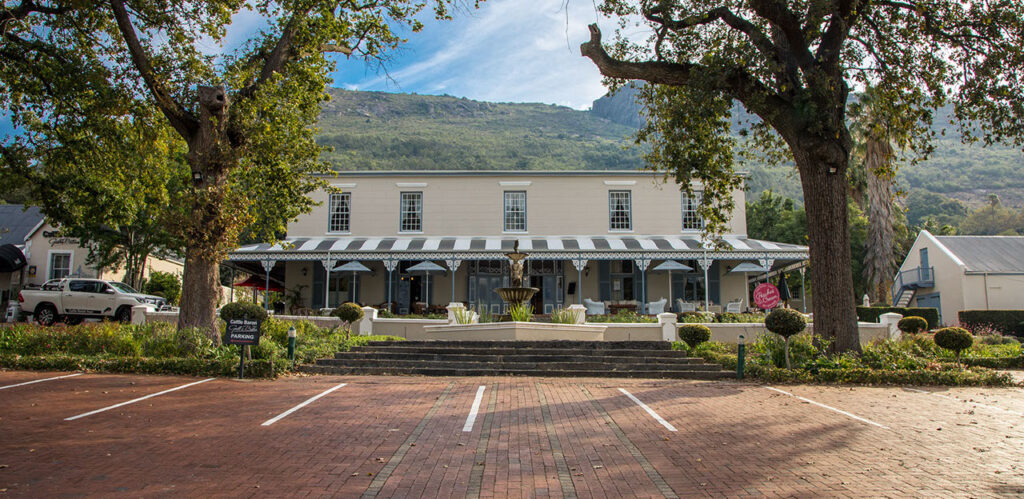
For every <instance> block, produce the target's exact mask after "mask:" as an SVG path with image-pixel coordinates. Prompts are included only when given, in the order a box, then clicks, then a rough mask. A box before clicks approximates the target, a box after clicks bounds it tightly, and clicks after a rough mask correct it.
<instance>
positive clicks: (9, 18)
mask: <svg viewBox="0 0 1024 499" xmlns="http://www.w3.org/2000/svg"><path fill="white" fill-rule="evenodd" d="M0 9H2V10H0V33H3V34H6V33H7V30H8V29H10V27H11V26H12V25H13V24H14V22H15V21H20V20H22V19H24V18H26V17H28V16H29V15H30V14H32V13H35V12H38V13H41V14H49V15H60V14H63V13H65V12H68V11H70V10H72V7H69V6H65V5H62V6H59V7H48V6H46V5H39V4H37V3H35V2H34V1H33V0H22V1H21V3H20V4H18V6H17V7H13V8H8V7H6V6H3V7H0Z"/></svg>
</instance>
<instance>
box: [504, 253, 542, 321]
mask: <svg viewBox="0 0 1024 499" xmlns="http://www.w3.org/2000/svg"><path fill="white" fill-rule="evenodd" d="M505 256H507V257H508V259H509V260H511V261H512V271H511V274H512V275H511V277H512V279H511V280H512V286H511V287H507V288H498V289H496V290H495V291H497V292H498V296H500V297H501V299H502V300H504V301H505V303H507V304H508V305H510V306H511V305H517V304H520V303H523V302H527V301H529V300H530V298H533V295H535V294H537V291H540V290H539V289H537V288H529V287H524V286H523V260H524V259H526V257H527V256H529V255H528V254H526V253H520V252H519V241H516V242H515V245H513V246H512V253H506V254H505Z"/></svg>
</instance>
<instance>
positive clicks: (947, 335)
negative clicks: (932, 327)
mask: <svg viewBox="0 0 1024 499" xmlns="http://www.w3.org/2000/svg"><path fill="white" fill-rule="evenodd" d="M935 344H936V345H938V346H940V347H942V348H945V349H946V350H952V351H953V352H955V353H956V362H957V364H959V363H960V352H962V351H963V350H966V349H968V348H971V345H973V344H974V336H973V335H971V333H970V331H968V330H966V329H964V328H959V327H944V328H942V329H940V330H938V331H936V332H935Z"/></svg>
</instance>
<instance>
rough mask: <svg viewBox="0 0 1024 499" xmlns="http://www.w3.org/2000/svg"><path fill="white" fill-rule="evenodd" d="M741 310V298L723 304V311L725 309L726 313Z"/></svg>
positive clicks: (735, 312) (734, 312)
mask: <svg viewBox="0 0 1024 499" xmlns="http://www.w3.org/2000/svg"><path fill="white" fill-rule="evenodd" d="M742 310H743V301H742V300H736V301H731V302H729V303H726V304H725V311H726V313H730V314H738V313H740V312H742Z"/></svg>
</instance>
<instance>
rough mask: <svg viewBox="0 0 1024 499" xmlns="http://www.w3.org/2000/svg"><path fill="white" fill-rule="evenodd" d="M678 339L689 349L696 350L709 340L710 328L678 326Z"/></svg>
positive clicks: (701, 325) (693, 325)
mask: <svg viewBox="0 0 1024 499" xmlns="http://www.w3.org/2000/svg"><path fill="white" fill-rule="evenodd" d="M679 339H681V340H683V341H685V342H686V344H687V345H690V348H697V345H700V344H701V343H704V342H705V341H708V340H710V339H711V328H709V327H707V326H705V325H703V324H683V325H682V326H679Z"/></svg>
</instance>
